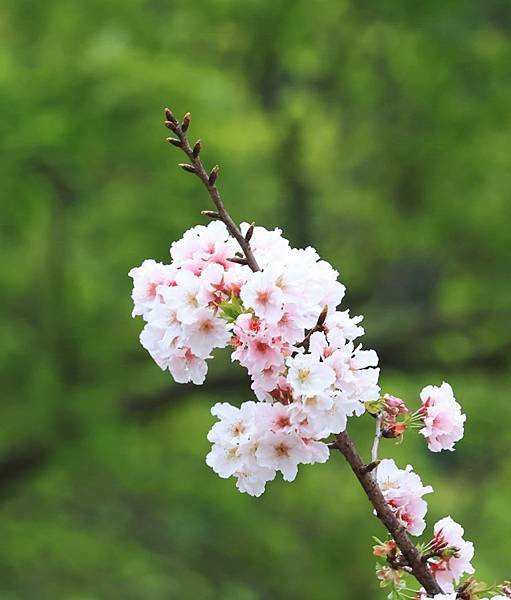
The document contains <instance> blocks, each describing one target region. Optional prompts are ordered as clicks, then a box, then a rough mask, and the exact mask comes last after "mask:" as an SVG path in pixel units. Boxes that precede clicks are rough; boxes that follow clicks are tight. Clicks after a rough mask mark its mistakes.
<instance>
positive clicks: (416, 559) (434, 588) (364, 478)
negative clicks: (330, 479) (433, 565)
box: [336, 431, 442, 595]
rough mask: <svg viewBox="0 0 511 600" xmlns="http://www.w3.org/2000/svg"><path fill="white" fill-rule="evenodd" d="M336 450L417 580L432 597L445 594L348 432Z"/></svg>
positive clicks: (343, 434)
mask: <svg viewBox="0 0 511 600" xmlns="http://www.w3.org/2000/svg"><path fill="white" fill-rule="evenodd" d="M336 447H337V448H338V449H339V450H340V452H341V453H342V455H343V456H344V458H345V459H346V461H347V462H348V463H349V465H350V467H351V469H352V470H353V472H354V473H355V476H356V477H357V479H358V481H359V482H360V485H361V486H362V488H363V489H364V492H365V493H366V496H367V498H368V499H369V502H370V503H371V504H372V505H373V506H374V509H375V511H376V516H377V517H378V518H379V519H380V521H381V522H382V523H383V525H385V527H386V529H387V530H388V531H389V532H390V534H391V535H392V537H393V538H394V541H395V542H396V544H397V546H398V547H399V549H400V550H401V554H402V555H403V557H404V558H405V560H406V562H407V564H408V565H409V566H410V568H411V570H412V573H413V575H414V577H415V578H416V579H417V581H418V582H419V583H420V584H421V585H422V586H423V587H424V589H425V590H426V592H427V593H428V594H429V595H434V594H441V593H442V589H441V588H440V586H439V585H438V583H437V582H436V581H435V578H434V577H433V574H432V573H431V570H430V568H429V566H428V565H427V563H425V562H424V561H423V560H422V554H421V553H420V552H419V550H418V549H417V548H416V547H415V545H414V544H413V542H412V541H411V540H410V538H409V537H408V534H407V533H406V529H405V528H404V527H403V525H402V524H401V523H400V522H399V521H398V519H397V517H396V515H395V514H394V513H393V512H392V510H391V508H390V507H389V505H388V504H387V502H386V500H385V498H384V497H383V494H382V492H381V490H380V488H379V486H378V484H377V483H376V479H375V478H374V477H373V476H372V474H371V473H368V472H367V468H366V465H365V464H364V461H363V460H362V458H361V457H360V454H359V453H358V451H357V449H356V447H355V445H354V443H353V441H352V439H351V438H350V436H349V435H348V433H347V432H346V431H344V432H343V433H339V434H338V435H337V436H336Z"/></svg>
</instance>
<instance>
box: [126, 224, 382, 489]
mask: <svg viewBox="0 0 511 600" xmlns="http://www.w3.org/2000/svg"><path fill="white" fill-rule="evenodd" d="M242 231H243V233H244V234H246V233H247V231H248V225H246V224H244V225H242ZM250 244H251V249H252V251H253V253H254V256H255V258H256V260H257V262H258V264H259V265H260V267H261V270H260V271H256V272H253V271H251V270H250V269H249V268H248V267H247V266H246V265H243V264H240V262H239V261H236V260H230V258H233V257H234V256H235V254H236V247H235V245H234V244H233V240H232V239H230V238H229V236H228V232H227V229H226V227H225V225H224V224H223V223H221V222H219V221H214V222H212V223H210V224H209V225H208V226H206V227H205V226H198V227H194V228H193V229H191V230H189V231H188V232H186V234H185V235H184V236H183V238H182V239H181V240H179V241H177V242H175V243H174V244H172V247H171V251H170V253H171V257H172V262H171V264H169V265H164V264H161V263H156V262H154V261H145V262H144V263H143V264H142V265H141V266H140V267H138V268H135V269H132V271H130V276H131V277H132V278H133V281H134V287H133V295H132V297H133V301H134V310H133V315H134V316H136V315H141V316H142V317H143V318H144V320H145V321H146V325H145V327H144V330H143V331H142V333H141V336H140V340H141V343H142V345H143V346H144V348H146V349H147V350H148V352H149V353H150V354H151V356H152V357H153V359H154V360H155V361H156V362H157V364H158V365H159V366H160V367H161V368H162V369H168V370H169V371H170V373H171V375H172V376H173V378H174V380H175V381H177V382H179V383H185V382H188V381H192V382H193V383H196V384H201V383H203V381H204V379H205V377H206V373H207V365H206V360H207V359H208V358H210V357H211V352H212V351H213V350H214V349H215V348H222V347H225V346H227V345H229V344H230V345H231V346H232V348H233V351H232V360H233V361H237V362H239V363H240V364H241V365H242V366H243V367H244V368H245V369H246V370H247V371H248V373H249V375H250V377H251V380H252V389H253V391H254V394H255V396H256V398H257V400H259V402H258V403H255V402H252V401H250V402H246V403H244V404H243V405H242V406H241V407H240V408H239V409H236V408H235V407H229V408H227V407H225V406H224V405H222V408H220V407H218V406H217V407H215V408H214V409H213V414H214V415H215V416H217V417H218V418H219V419H220V423H219V424H217V425H220V426H219V427H217V428H216V429H215V427H214V428H213V430H212V431H211V432H210V436H209V439H210V441H211V442H212V444H213V447H212V451H211V452H210V454H209V455H208V459H207V462H208V464H209V465H210V466H211V468H212V469H214V470H215V471H216V472H217V473H218V474H219V475H220V476H221V477H229V476H231V475H232V476H234V477H235V478H236V479H237V486H238V489H240V491H243V492H247V493H249V494H252V495H259V494H261V493H262V491H263V490H264V485H265V483H266V482H267V481H269V480H271V479H273V478H274V476H275V473H276V472H277V471H278V472H281V473H282V475H283V477H284V479H286V480H288V481H290V480H292V479H294V477H295V476H296V469H297V465H298V464H308V463H314V462H324V461H325V460H326V459H327V458H328V447H327V445H326V444H325V443H324V442H322V441H321V440H324V439H325V438H327V437H328V436H330V435H331V434H334V433H339V432H341V431H344V429H345V428H346V422H347V419H348V417H350V416H353V415H357V416H359V415H361V414H363V413H364V411H365V402H367V401H375V400H377V399H378V398H379V395H380V389H379V386H378V376H379V369H378V368H377V363H378V357H377V355H376V353H375V352H374V350H363V349H362V347H361V346H360V345H356V344H355V342H354V340H355V339H356V338H358V337H360V336H361V335H362V334H363V332H364V330H363V328H362V327H361V326H360V322H361V320H362V317H360V316H358V317H350V315H349V312H348V311H347V310H344V311H340V310H338V309H337V307H338V305H339V304H340V302H341V300H342V298H343V296H344V292H345V288H344V286H343V285H342V284H341V283H340V282H339V281H338V275H339V274H338V272H337V271H335V270H334V269H333V267H332V266H331V265H330V264H329V263H327V262H326V261H324V260H321V259H320V257H319V255H318V254H317V252H316V251H315V250H314V249H313V248H306V249H304V250H300V249H296V248H292V247H291V246H290V244H289V242H288V240H286V239H285V238H284V237H283V236H282V232H281V231H280V230H278V229H276V230H273V231H268V230H266V229H264V228H263V227H255V228H253V229H252V230H251V239H250ZM236 411H239V415H238V416H234V415H235V412H236ZM238 417H239V418H241V419H242V421H243V423H244V430H245V431H246V434H245V435H244V436H239V435H236V434H235V433H233V430H232V427H231V426H230V425H228V423H230V419H234V420H236V419H237V418H238ZM276 423H277V425H276ZM220 432H221V433H220Z"/></svg>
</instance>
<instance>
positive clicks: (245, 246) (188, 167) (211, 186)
mask: <svg viewBox="0 0 511 600" xmlns="http://www.w3.org/2000/svg"><path fill="white" fill-rule="evenodd" d="M165 119H166V121H165V126H166V127H167V128H168V129H170V130H171V131H173V132H174V134H175V135H176V136H177V139H176V138H168V141H169V143H171V144H172V145H173V146H176V147H178V148H181V150H182V151H183V152H184V153H185V154H186V156H187V157H188V159H189V160H190V164H181V165H180V167H181V168H183V169H184V170H185V171H188V172H189V173H194V174H195V175H197V177H198V178H199V179H200V180H201V181H202V183H203V184H204V187H205V188H206V189H207V190H208V194H209V196H210V198H211V200H212V201H213V204H214V205H215V207H216V209H217V211H218V217H217V216H215V217H213V218H219V219H220V220H221V221H222V222H223V223H225V226H226V227H227V230H228V231H229V233H230V234H231V235H232V237H233V238H234V239H235V240H236V241H237V242H238V244H239V245H240V246H241V249H242V250H243V253H244V255H245V258H246V260H247V265H248V266H249V267H250V268H251V269H252V271H259V270H260V269H259V265H258V264H257V261H256V259H255V257H254V254H253V252H252V250H251V249H250V244H249V240H247V239H246V237H245V236H244V235H243V234H242V233H241V231H240V228H239V227H238V226H237V225H236V223H235V222H234V221H233V220H232V218H231V215H230V214H229V213H228V212H227V210H226V209H225V206H224V203H223V201H222V197H221V196H220V192H219V191H218V188H217V187H216V185H215V182H216V179H217V176H218V166H216V167H213V169H212V170H211V172H210V173H208V172H207V171H206V169H205V168H204V165H203V164H202V161H201V159H200V151H201V144H200V140H199V141H197V142H196V143H195V144H194V146H193V147H192V146H191V144H190V142H189V141H188V136H187V135H186V132H187V130H188V127H189V125H190V113H186V115H185V116H184V118H183V122H182V123H181V124H180V123H179V122H178V121H177V119H176V118H175V117H174V115H173V114H172V111H171V110H169V109H168V108H166V109H165ZM207 216H210V215H207Z"/></svg>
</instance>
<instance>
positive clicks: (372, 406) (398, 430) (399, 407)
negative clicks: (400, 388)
mask: <svg viewBox="0 0 511 600" xmlns="http://www.w3.org/2000/svg"><path fill="white" fill-rule="evenodd" d="M366 410H367V411H368V412H369V413H370V414H372V415H373V416H374V417H376V416H378V415H380V418H381V435H382V437H384V438H399V437H401V436H402V435H403V433H404V432H405V431H406V429H407V427H408V421H407V415H408V413H409V410H408V408H407V406H406V405H405V403H404V402H403V400H401V398H397V397H396V396H391V395H390V394H385V395H384V396H383V397H382V398H380V399H379V400H376V401H372V402H366ZM399 415H404V416H405V418H404V420H402V421H398V416H399Z"/></svg>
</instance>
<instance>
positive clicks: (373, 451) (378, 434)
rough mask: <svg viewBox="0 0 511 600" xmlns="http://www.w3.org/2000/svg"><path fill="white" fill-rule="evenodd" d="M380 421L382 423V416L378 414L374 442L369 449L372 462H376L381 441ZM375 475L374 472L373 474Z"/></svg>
mask: <svg viewBox="0 0 511 600" xmlns="http://www.w3.org/2000/svg"><path fill="white" fill-rule="evenodd" d="M381 421H382V415H381V413H378V415H377V416H376V425H375V432H374V442H373V447H372V448H371V460H372V462H376V461H377V460H378V448H379V447H380V440H381ZM375 475H376V472H375Z"/></svg>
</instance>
